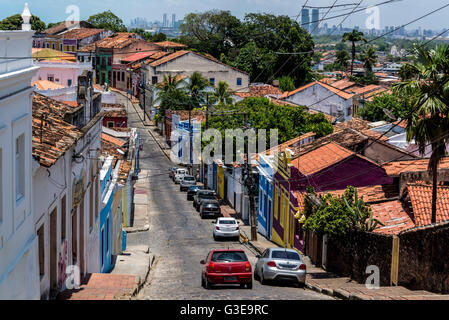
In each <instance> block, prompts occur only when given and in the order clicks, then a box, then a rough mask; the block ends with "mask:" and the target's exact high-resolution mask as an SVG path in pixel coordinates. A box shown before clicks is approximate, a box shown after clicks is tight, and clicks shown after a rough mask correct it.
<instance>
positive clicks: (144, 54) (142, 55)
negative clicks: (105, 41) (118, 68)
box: [122, 51, 157, 63]
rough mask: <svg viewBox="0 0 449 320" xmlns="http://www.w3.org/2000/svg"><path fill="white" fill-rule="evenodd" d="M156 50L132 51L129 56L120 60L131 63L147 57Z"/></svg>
mask: <svg viewBox="0 0 449 320" xmlns="http://www.w3.org/2000/svg"><path fill="white" fill-rule="evenodd" d="M156 52H157V51H146V52H137V53H134V54H132V55H130V56H127V57H126V58H123V59H122V62H125V63H131V62H136V61H139V60H143V59H145V58H148V57H150V56H152V55H154V54H155V53H156Z"/></svg>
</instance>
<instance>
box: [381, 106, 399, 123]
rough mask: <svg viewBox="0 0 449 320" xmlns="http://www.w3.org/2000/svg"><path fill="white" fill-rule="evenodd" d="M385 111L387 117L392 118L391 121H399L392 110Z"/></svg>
mask: <svg viewBox="0 0 449 320" xmlns="http://www.w3.org/2000/svg"><path fill="white" fill-rule="evenodd" d="M383 111H384V113H385V114H386V115H387V117H388V118H390V119H391V120H393V121H396V120H397V119H396V117H395V115H394V114H393V113H392V112H391V111H390V110H388V109H386V108H383Z"/></svg>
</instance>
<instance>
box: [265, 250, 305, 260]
mask: <svg viewBox="0 0 449 320" xmlns="http://www.w3.org/2000/svg"><path fill="white" fill-rule="evenodd" d="M271 257H272V258H273V259H276V258H277V259H287V260H301V257H300V256H299V254H297V253H296V252H291V251H280V250H275V251H273V252H272V253H271Z"/></svg>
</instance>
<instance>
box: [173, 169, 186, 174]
mask: <svg viewBox="0 0 449 320" xmlns="http://www.w3.org/2000/svg"><path fill="white" fill-rule="evenodd" d="M176 173H177V174H186V173H187V171H185V170H178V171H177V172H176Z"/></svg>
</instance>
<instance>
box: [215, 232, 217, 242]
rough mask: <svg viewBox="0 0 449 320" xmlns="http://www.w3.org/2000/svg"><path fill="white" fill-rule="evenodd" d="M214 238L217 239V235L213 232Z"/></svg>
mask: <svg viewBox="0 0 449 320" xmlns="http://www.w3.org/2000/svg"><path fill="white" fill-rule="evenodd" d="M214 240H215V241H217V236H216V235H215V233H214Z"/></svg>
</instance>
